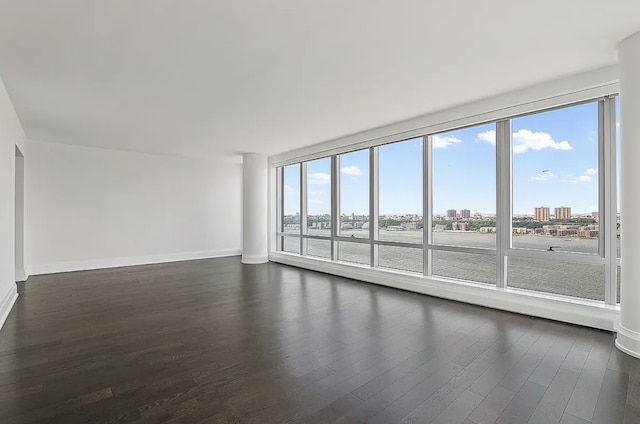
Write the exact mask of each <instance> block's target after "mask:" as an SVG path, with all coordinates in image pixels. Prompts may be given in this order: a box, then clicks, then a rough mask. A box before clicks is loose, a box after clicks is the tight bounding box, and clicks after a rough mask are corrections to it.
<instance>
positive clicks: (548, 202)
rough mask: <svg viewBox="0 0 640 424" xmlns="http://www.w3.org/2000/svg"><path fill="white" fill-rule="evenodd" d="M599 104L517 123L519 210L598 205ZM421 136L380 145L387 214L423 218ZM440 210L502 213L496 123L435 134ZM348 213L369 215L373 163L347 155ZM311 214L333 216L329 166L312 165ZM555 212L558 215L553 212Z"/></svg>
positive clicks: (289, 175)
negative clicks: (497, 207)
mask: <svg viewBox="0 0 640 424" xmlns="http://www.w3.org/2000/svg"><path fill="white" fill-rule="evenodd" d="M597 119H598V105H597V103H588V104H584V105H578V106H573V107H569V108H564V109H557V110H553V111H549V112H544V113H539V114H535V115H529V116H524V117H520V118H515V119H513V121H512V122H513V151H514V154H513V209H514V213H515V214H533V209H534V207H536V206H548V207H550V208H551V209H552V211H553V208H554V207H558V206H569V207H571V208H572V212H573V213H588V212H591V211H592V210H596V208H597V205H598V175H597V168H598V145H597V142H598V140H597V129H598V120H597ZM421 142H422V140H421V138H418V139H412V140H407V141H403V142H399V143H393V144H390V145H385V146H381V147H380V158H379V159H380V214H388V213H417V214H421V213H422V198H421V197H422V196H421V192H422V160H421V149H422V146H421ZM432 153H433V154H432V157H433V160H432V162H433V164H432V178H433V212H434V213H435V214H439V213H444V212H445V211H446V210H447V209H457V210H460V209H463V208H465V209H470V210H471V211H472V212H474V211H478V212H481V213H495V202H496V199H495V191H496V190H495V184H496V183H495V124H487V125H480V126H475V127H470V128H465V129H461V130H456V131H450V132H447V133H442V134H438V135H434V136H433V151H432ZM299 169H300V168H299V166H297V165H294V166H291V167H286V169H285V207H284V209H285V213H286V214H290V213H295V212H298V211H299V209H300V208H299V201H300V200H299V199H300V198H299V195H298V194H297V193H298V192H299V186H300V184H299ZM340 169H341V212H342V213H348V214H350V213H356V214H363V213H364V214H366V213H368V202H369V200H368V183H369V157H368V151H367V150H362V151H357V152H352V153H347V154H344V155H341V156H340ZM307 174H308V185H307V190H308V195H309V196H308V206H307V207H308V210H309V214H312V215H314V214H322V213H329V212H330V160H329V158H325V159H320V160H316V161H312V162H309V163H308V165H307ZM552 213H553V212H552Z"/></svg>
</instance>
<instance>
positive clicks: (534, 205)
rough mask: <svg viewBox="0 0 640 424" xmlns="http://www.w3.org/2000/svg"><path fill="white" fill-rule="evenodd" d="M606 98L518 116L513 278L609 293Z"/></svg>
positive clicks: (566, 291) (511, 281)
mask: <svg viewBox="0 0 640 424" xmlns="http://www.w3.org/2000/svg"><path fill="white" fill-rule="evenodd" d="M598 109H599V103H598V102H589V103H585V104H580V105H575V106H570V107H566V108H560V109H555V110H551V111H546V112H541V113H535V114H531V115H526V116H522V117H518V118H515V119H513V120H512V130H513V134H512V148H511V151H512V166H513V177H512V196H513V198H512V203H513V213H512V247H513V249H514V250H515V249H520V250H521V252H517V253H522V251H524V254H523V255H522V256H516V255H515V253H514V254H513V255H512V256H511V257H510V258H509V262H508V277H507V281H508V285H509V286H511V287H517V288H522V289H528V290H535V291H541V292H545V293H554V294H561V295H567V296H574V297H584V298H587V299H594V300H604V295H605V288H604V263H603V261H602V260H601V258H600V257H599V256H598V255H599V254H600V253H603V250H604V245H603V244H602V243H601V241H602V233H601V232H600V222H599V217H600V196H599V192H600V184H599V183H600V182H601V181H600V180H601V178H600V174H601V171H602V170H601V164H600V163H599V150H600V149H601V146H600V145H601V142H602V140H601V137H600V136H599V128H600V118H599V112H598Z"/></svg>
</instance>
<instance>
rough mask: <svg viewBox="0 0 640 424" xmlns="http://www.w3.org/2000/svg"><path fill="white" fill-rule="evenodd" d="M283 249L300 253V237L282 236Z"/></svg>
mask: <svg viewBox="0 0 640 424" xmlns="http://www.w3.org/2000/svg"><path fill="white" fill-rule="evenodd" d="M282 250H283V251H285V252H289V253H297V254H298V255H299V254H300V238H299V237H282Z"/></svg>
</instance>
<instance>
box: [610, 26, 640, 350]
mask: <svg viewBox="0 0 640 424" xmlns="http://www.w3.org/2000/svg"><path fill="white" fill-rule="evenodd" d="M618 59H619V68H620V219H621V222H620V230H621V232H620V233H621V235H620V242H621V249H622V252H621V253H622V274H621V282H620V323H619V325H618V328H617V331H618V337H617V339H616V346H617V347H618V349H620V350H621V351H623V352H626V353H628V354H629V355H632V356H635V357H638V358H640V307H639V305H640V260H638V258H640V225H637V223H635V221H636V218H637V217H638V216H640V194H639V193H638V180H640V167H638V163H640V32H639V33H636V34H634V35H632V36H630V37H629V38H627V39H625V40H623V41H622V42H621V43H620V47H619V51H618ZM625 218H628V219H627V220H625Z"/></svg>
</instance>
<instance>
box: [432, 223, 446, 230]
mask: <svg viewBox="0 0 640 424" xmlns="http://www.w3.org/2000/svg"><path fill="white" fill-rule="evenodd" d="M446 229H447V226H446V225H444V224H436V225H434V226H433V231H444V230H446Z"/></svg>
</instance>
